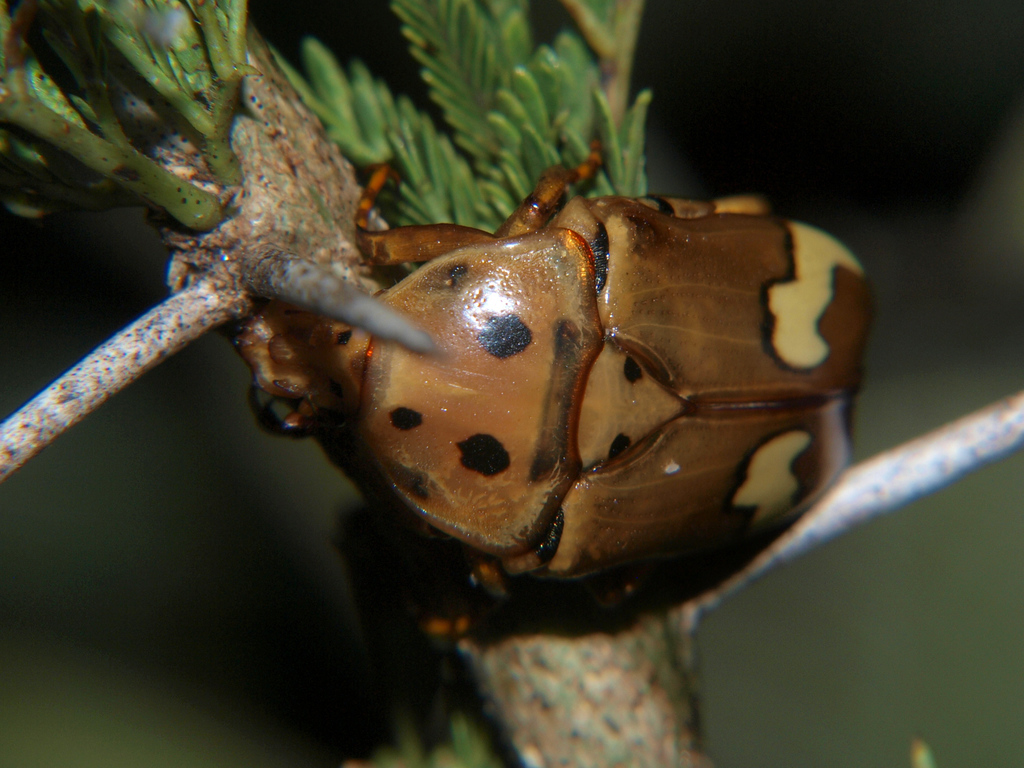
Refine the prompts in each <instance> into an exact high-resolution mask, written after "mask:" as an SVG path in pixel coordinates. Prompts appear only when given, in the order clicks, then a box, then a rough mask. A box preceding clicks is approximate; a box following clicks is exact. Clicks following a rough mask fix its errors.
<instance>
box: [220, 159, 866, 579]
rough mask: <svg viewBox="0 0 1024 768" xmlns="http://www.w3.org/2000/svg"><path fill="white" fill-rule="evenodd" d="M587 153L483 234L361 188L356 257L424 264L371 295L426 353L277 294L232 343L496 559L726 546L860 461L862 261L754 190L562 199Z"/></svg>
mask: <svg viewBox="0 0 1024 768" xmlns="http://www.w3.org/2000/svg"><path fill="white" fill-rule="evenodd" d="M596 166H597V160H596V157H593V156H592V157H591V158H590V159H589V160H588V161H587V163H584V164H583V165H582V166H580V168H577V169H575V170H572V171H570V170H566V169H564V168H554V169H551V170H550V171H548V172H547V173H546V174H545V175H544V177H543V178H542V179H541V181H540V183H539V184H538V186H537V189H536V190H535V191H534V193H533V194H532V195H531V196H530V197H529V198H527V200H526V201H524V202H523V204H522V205H520V207H519V208H518V209H517V210H516V212H515V213H513V215H512V216H511V217H510V218H509V219H508V221H506V222H505V224H504V225H502V227H501V228H499V230H498V231H497V232H496V233H495V234H494V235H491V234H488V233H486V232H482V231H480V230H475V229H470V228H466V227H459V226H456V225H451V224H444V225H436V226H415V227H402V228H398V229H394V230H389V231H387V232H369V231H366V229H365V219H366V214H367V212H368V211H369V208H370V205H371V204H372V199H373V196H374V194H375V192H376V190H377V189H379V186H380V183H382V180H383V179H382V177H381V176H378V177H377V179H376V182H374V183H372V184H371V186H370V193H369V194H368V195H367V197H366V198H365V199H364V205H363V206H362V209H361V213H360V224H361V228H360V246H361V248H362V249H363V251H364V253H365V254H366V255H367V258H368V259H370V260H371V261H372V262H374V263H378V264H395V263H401V262H406V261H425V262H426V263H424V264H423V266H421V267H420V268H419V269H418V270H416V271H415V272H414V273H412V274H411V275H409V276H408V277H406V278H404V279H403V280H401V281H400V282H399V283H398V284H396V285H395V286H394V287H392V288H390V289H388V290H386V291H384V292H383V293H381V294H380V296H379V297H378V298H379V299H380V301H382V302H384V303H385V304H386V305H388V306H389V307H391V308H392V309H394V310H396V311H397V312H399V313H401V314H402V315H405V316H407V317H408V318H410V319H411V320H412V321H413V322H414V323H416V324H417V325H418V326H420V327H421V328H423V329H425V330H426V331H428V332H429V333H430V335H431V336H432V338H433V339H434V342H435V344H436V346H437V351H436V353H435V354H419V353H416V352H411V351H409V350H408V349H405V348H403V347H402V346H399V345H398V344H395V343H391V342H381V341H379V340H377V339H375V338H372V337H370V336H368V335H366V334H365V333H362V332H361V331H359V330H357V329H352V328H350V327H348V326H345V325H342V324H340V323H336V322H334V321H329V320H326V319H323V318H317V317H314V316H312V315H309V314H308V313H303V312H298V311H296V310H294V309H290V308H288V307H286V306H284V305H280V304H275V303H271V304H270V305H268V307H267V308H266V309H265V310H264V312H263V313H262V314H261V315H259V316H257V317H256V318H254V319H253V320H252V321H250V323H249V325H248V327H247V328H246V330H245V332H244V333H243V334H242V335H241V336H240V337H239V340H238V341H239V347H240V350H241V351H242V354H243V356H245V357H246V359H247V360H248V361H249V362H250V364H251V365H252V366H253V368H254V370H255V371H256V381H257V383H258V384H259V386H260V387H261V388H263V389H264V390H266V391H268V392H270V393H271V394H274V395H279V396H284V397H291V398H301V399H302V400H303V402H304V404H305V405H304V408H305V413H306V414H307V417H309V416H310V415H312V416H314V417H315V418H318V419H320V420H321V423H322V420H323V419H325V418H326V419H327V420H328V421H331V422H332V423H334V424H337V423H340V422H342V421H343V423H344V430H345V435H346V438H345V439H349V438H351V439H352V440H353V441H355V443H354V445H356V446H357V449H356V451H355V454H354V455H358V456H359V457H360V459H359V460H358V461H357V462H356V463H357V464H358V465H359V468H360V472H367V471H369V472H370V474H373V475H375V478H376V479H375V480H372V481H371V482H376V483H377V485H378V486H384V487H387V488H390V490H391V491H393V493H394V494H396V495H397V496H398V498H400V499H401V501H402V502H404V504H405V506H406V507H408V508H409V509H410V510H412V511H414V512H415V513H417V514H418V515H419V516H420V517H421V519H422V520H423V521H425V522H426V524H427V525H428V526H429V527H430V528H432V529H436V530H437V531H441V532H443V533H445V534H448V535H450V536H452V537H454V538H456V539H458V540H460V541H462V542H464V543H465V544H466V545H468V546H469V547H471V548H472V549H473V550H476V552H477V553H483V554H484V555H485V556H487V557H488V558H490V562H492V563H494V562H499V563H500V564H501V566H502V567H503V569H504V570H505V571H506V572H509V573H520V572H524V571H533V572H535V573H537V574H541V575H548V576H579V575H583V574H587V573H591V572H594V571H598V570H601V569H604V568H607V567H609V566H613V565H617V564H621V563H627V562H633V561H638V560H643V559H646V558H652V557H658V556H665V555H671V554H676V553H683V552H690V551H696V550H701V549H707V548H713V547H718V546H721V545H724V544H727V543H729V542H733V541H736V540H737V539H739V538H741V537H743V536H745V535H746V534H748V532H750V531H751V530H754V529H760V528H762V527H764V526H769V525H774V524H777V523H779V522H781V521H783V520H786V519H788V518H790V517H791V516H792V515H794V514H796V513H797V512H798V511H799V510H800V509H801V508H802V507H804V506H806V505H807V504H808V503H809V502H810V501H811V500H813V499H814V497H815V496H817V495H818V494H819V493H820V491H821V490H822V489H823V488H824V487H825V486H826V485H827V484H828V483H829V482H831V481H832V480H833V479H834V478H835V477H836V475H837V474H838V472H839V471H840V469H841V468H842V467H843V466H844V464H845V463H846V462H847V460H848V458H849V453H850V413H851V406H852V399H853V396H854V394H855V392H856V390H857V388H858V386H859V383H860V378H861V355H862V352H863V348H864V344H865V337H866V333H867V328H868V323H869V316H870V297H869V293H868V289H867V285H866V283H865V281H864V278H863V273H862V270H861V267H860V265H859V264H858V262H857V260H856V259H855V258H854V257H853V256H852V255H851V254H850V252H849V251H847V250H846V248H845V247H843V246H842V245H841V244H840V243H838V242H837V241H836V240H834V239H832V238H831V237H829V236H828V235H826V234H825V233H823V232H821V231H819V230H817V229H815V228H813V227H809V226H807V225H804V224H797V223H793V222H789V221H785V220H783V219H779V218H776V217H774V216H770V215H768V214H767V211H766V209H765V207H764V205H763V203H761V202H760V201H758V200H756V199H754V198H734V199H728V200H720V201H717V202H710V203H707V202H696V201H691V200H682V199H675V198H664V197H647V198H641V199H630V198H623V197H604V198H597V199H589V200H588V199H584V198H581V197H576V198H573V199H572V200H570V201H569V202H568V204H567V205H565V206H564V207H563V208H562V209H561V210H560V211H557V208H558V204H559V203H560V202H561V199H562V198H563V196H564V194H565V190H566V188H567V186H568V185H569V184H570V183H574V182H575V181H577V180H578V179H579V178H581V177H584V176H587V175H589V174H591V173H592V172H593V171H594V169H595V168H596ZM556 211H557V213H556ZM552 217H553V218H552ZM355 479H356V480H357V481H360V479H361V478H360V477H358V476H357V477H355ZM485 559H486V558H485ZM478 560H479V559H478Z"/></svg>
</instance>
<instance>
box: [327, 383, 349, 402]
mask: <svg viewBox="0 0 1024 768" xmlns="http://www.w3.org/2000/svg"><path fill="white" fill-rule="evenodd" d="M327 388H328V389H329V390H330V391H331V394H332V395H334V396H335V397H339V398H341V399H342V400H344V399H345V390H344V389H342V388H341V384H339V383H338V382H336V381H335V380H334V379H331V380H330V382H328V384H327Z"/></svg>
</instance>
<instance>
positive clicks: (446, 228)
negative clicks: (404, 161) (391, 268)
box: [356, 165, 494, 266]
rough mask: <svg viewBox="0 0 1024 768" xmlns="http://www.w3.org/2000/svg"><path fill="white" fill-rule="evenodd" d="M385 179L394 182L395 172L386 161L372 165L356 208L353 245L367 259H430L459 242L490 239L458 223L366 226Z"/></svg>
mask: <svg viewBox="0 0 1024 768" xmlns="http://www.w3.org/2000/svg"><path fill="white" fill-rule="evenodd" d="M388 179H392V180H393V181H395V182H396V183H397V182H398V174H397V173H395V171H394V169H392V168H391V166H389V165H379V166H376V167H375V168H374V170H373V173H372V174H371V176H370V180H369V181H368V182H367V183H366V186H365V187H363V195H362V197H361V198H360V199H359V207H358V208H357V209H356V245H358V246H359V250H360V251H361V252H362V254H363V255H364V256H365V257H366V259H367V260H368V261H370V262H372V263H374V264H380V265H382V266H383V265H390V264H404V263H407V262H417V261H430V259H432V258H434V257H435V256H441V255H443V254H445V253H448V252H449V251H453V250H455V249H456V248H459V247H461V246H464V245H477V244H480V243H485V242H489V241H491V240H493V239H494V236H493V235H491V234H489V233H487V232H484V231H483V230H481V229H474V228H473V227H463V226H460V225H459V224H416V225H412V226H408V227H395V228H394V229H386V230H381V231H372V230H370V229H369V224H370V211H371V210H373V206H374V203H376V201H377V195H379V194H380V191H381V190H382V189H383V188H384V185H385V184H386V183H387V182H388Z"/></svg>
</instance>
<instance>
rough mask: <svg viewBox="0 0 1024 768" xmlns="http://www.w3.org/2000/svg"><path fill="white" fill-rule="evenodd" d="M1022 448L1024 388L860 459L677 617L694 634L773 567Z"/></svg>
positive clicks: (678, 611) (694, 599) (680, 610)
mask: <svg viewBox="0 0 1024 768" xmlns="http://www.w3.org/2000/svg"><path fill="white" fill-rule="evenodd" d="M1021 448H1024V392H1020V393H1018V394H1016V395H1013V396H1011V397H1008V398H1006V399H1004V400H1001V401H999V402H997V403H995V404H994V405H990V406H989V407H987V408H983V409H982V410H980V411H976V412H975V413H972V414H970V415H968V416H964V417H963V418H961V419H958V420H957V421H954V422H952V423H951V424H947V425H946V426H944V427H940V428H939V429H936V430H934V431H933V432H929V433H928V434H926V435H922V436H921V437H919V438H917V439H915V440H911V441H910V442H909V443H905V444H904V445H902V446H899V447H898V448H893V449H892V450H889V451H885V452H884V453H881V454H879V455H878V456H875V457H874V458H872V459H868V460H867V461H864V462H861V463H860V464H858V465H856V466H854V467H852V468H851V469H849V470H847V472H846V473H845V474H844V475H843V476H842V477H841V478H840V480H839V482H838V484H836V485H835V486H834V487H833V488H832V489H831V490H830V491H829V492H828V493H827V494H826V495H825V497H824V498H822V499H821V501H819V502H818V503H817V504H815V505H814V506H813V507H812V508H811V509H810V510H809V511H808V512H806V513H805V514H804V516H803V517H801V518H800V520H798V521H797V522H796V523H795V524H794V525H793V527H792V528H790V529H789V530H788V531H786V533H784V534H783V535H782V536H780V537H779V538H778V539H777V540H776V541H775V542H773V543H772V544H771V545H770V546H769V547H768V548H767V549H765V550H764V551H763V552H762V553H761V554H759V555H758V556H757V557H756V558H754V560H752V561H751V562H750V563H749V564H748V565H747V566H746V567H745V568H744V569H743V570H742V571H740V572H739V573H737V574H735V575H734V576H732V577H731V578H729V579H728V580H727V581H725V582H723V583H722V584H720V585H719V586H717V587H715V588H714V589H711V590H709V591H707V592H704V593H703V594H701V595H698V596H697V597H695V598H693V599H692V600H690V601H688V602H686V603H684V604H683V605H682V606H680V607H679V608H677V609H675V611H674V612H675V613H676V614H677V617H676V618H677V620H678V621H679V622H680V623H681V624H680V625H681V627H683V628H684V629H685V630H686V631H688V632H692V631H694V630H695V629H696V628H697V624H698V623H699V621H700V619H701V617H702V616H703V615H704V614H705V613H706V612H708V611H711V610H713V609H714V608H716V607H717V606H718V605H719V604H721V602H722V601H723V600H724V599H725V598H727V597H728V596H730V595H732V594H733V593H735V592H737V591H739V590H740V589H742V588H743V587H745V586H747V585H748V584H750V583H751V582H753V581H754V580H756V579H758V578H760V577H761V576H763V575H764V574H765V573H767V572H768V571H769V570H771V569H773V568H775V567H777V566H779V565H782V564H783V563H786V562H789V561H790V560H792V559H794V558H796V557H798V556H799V555H802V554H804V553H805V552H809V551H810V550H812V549H814V548H815V547H817V546H819V545H821V544H824V543H825V542H827V541H830V540H832V539H834V538H836V537H838V536H840V535H842V534H843V533H845V532H846V531H848V530H850V529H851V528H853V527H854V526H857V525H860V524H861V523H866V522H867V521H869V520H871V519H873V518H875V517H878V516H880V515H883V514H885V513H886V512H891V511H893V510H895V509H898V508H900V507H902V506H904V505H906V504H909V503H910V502H912V501H916V500H917V499H920V498H922V497H924V496H927V495H929V494H932V493H935V492H936V491H939V490H941V489H942V488H945V487H946V486H947V485H951V484H952V483H954V482H956V481H957V480H959V479H960V478H962V477H964V476H965V475H967V474H969V473H971V472H974V471H975V470H977V469H981V468H982V467H984V466H985V465H987V464H991V463H992V462H994V461H998V460H999V459H1002V458H1005V457H1006V456H1008V455H1010V454H1011V453H1013V452H1014V451H1017V450H1020V449H1021Z"/></svg>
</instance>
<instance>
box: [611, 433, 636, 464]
mask: <svg viewBox="0 0 1024 768" xmlns="http://www.w3.org/2000/svg"><path fill="white" fill-rule="evenodd" d="M632 442H633V441H632V440H630V439H629V437H628V436H627V435H624V434H622V433H621V432H619V434H617V435H616V436H615V439H614V440H612V444H611V447H610V448H609V449H608V461H611V460H612V459H614V458H615V457H616V456H618V455H619V454H620V453H622V452H623V451H624V450H626V449H627V448H629V446H630V444H631V443H632Z"/></svg>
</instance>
